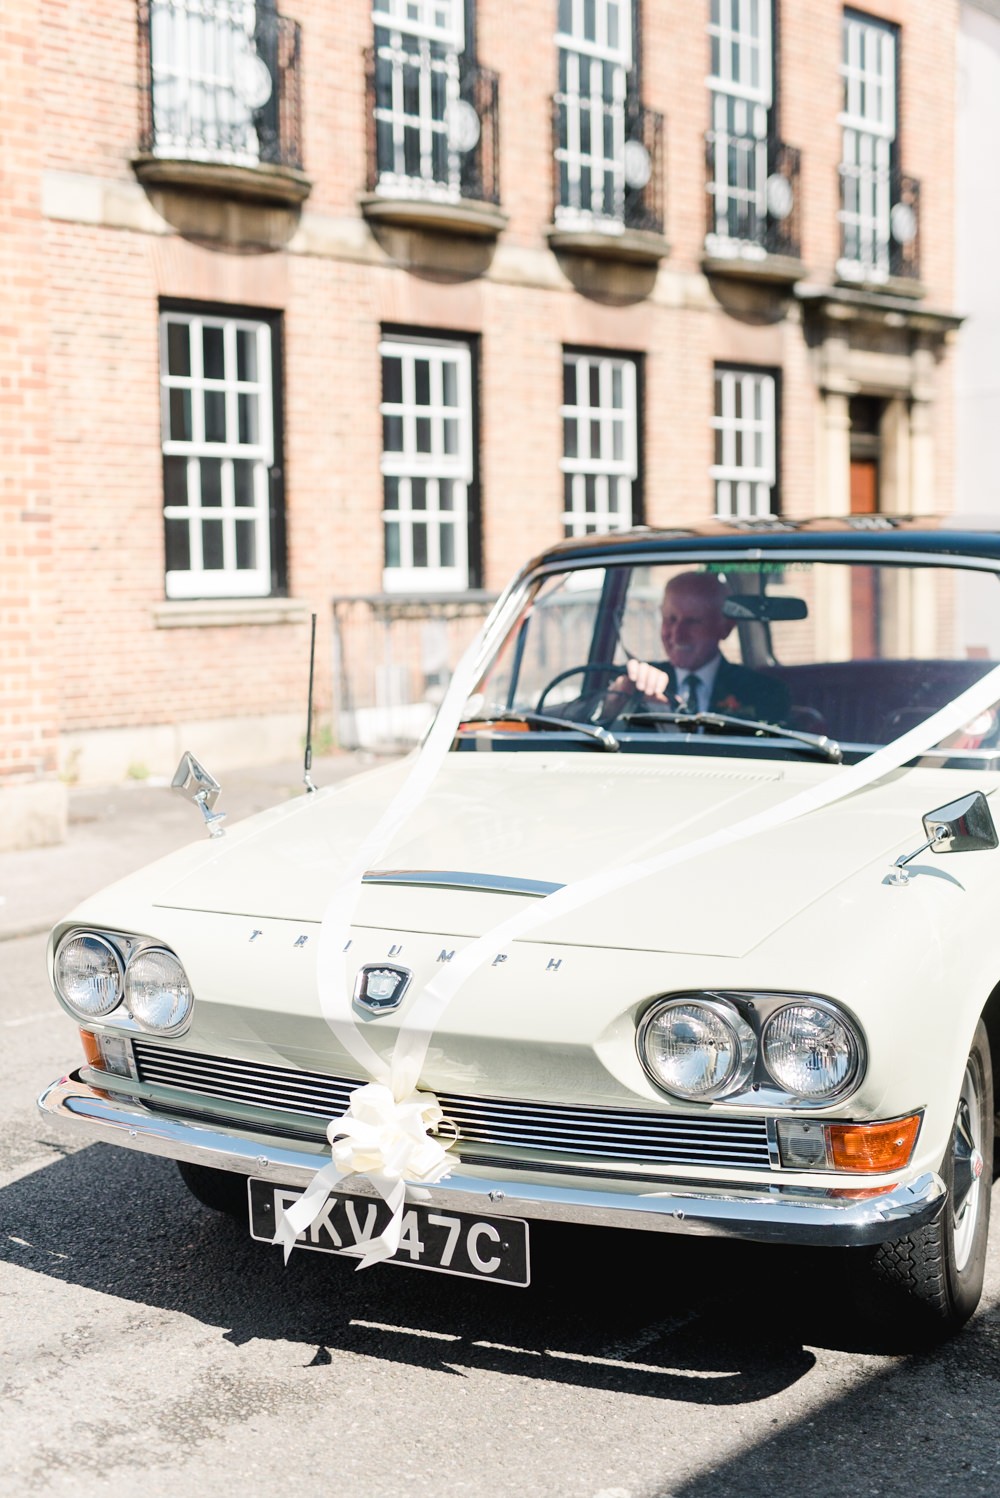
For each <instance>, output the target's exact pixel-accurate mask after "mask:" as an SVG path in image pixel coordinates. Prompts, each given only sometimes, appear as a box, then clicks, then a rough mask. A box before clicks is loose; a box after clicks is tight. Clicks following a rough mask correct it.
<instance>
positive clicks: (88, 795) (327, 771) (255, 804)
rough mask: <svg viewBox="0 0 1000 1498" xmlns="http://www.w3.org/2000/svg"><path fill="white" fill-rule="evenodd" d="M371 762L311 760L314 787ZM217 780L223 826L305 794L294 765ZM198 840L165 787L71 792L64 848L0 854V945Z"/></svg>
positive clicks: (134, 784)
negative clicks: (88, 896)
mask: <svg viewBox="0 0 1000 1498" xmlns="http://www.w3.org/2000/svg"><path fill="white" fill-rule="evenodd" d="M377 763H379V761H378V759H377V758H376V757H375V756H374V755H372V754H369V753H366V752H363V751H358V752H353V753H352V752H343V753H340V754H333V755H329V756H323V757H322V758H320V757H315V758H314V759H313V768H312V775H313V781H314V782H315V784H316V785H317V786H319V787H322V786H324V785H332V784H333V783H334V782H335V781H338V780H344V779H346V778H347V777H348V776H350V775H356V774H358V773H360V771H362V770H365V769H368V768H370V767H371V766H372V765H374V764H377ZM209 768H211V766H209ZM217 778H218V779H219V780H220V782H221V784H222V795H221V796H220V798H219V803H218V807H217V810H219V811H224V812H225V813H226V816H227V821H228V822H229V823H230V824H231V823H233V822H236V821H239V820H240V819H241V818H243V817H247V816H250V815H252V814H253V813H254V812H258V811H264V810H265V809H266V808H267V807H269V806H274V805H276V804H277V803H278V802H280V801H285V800H287V799H288V798H289V797H290V796H301V795H304V794H305V791H304V788H303V784H302V762H301V760H297V761H294V762H292V761H284V762H282V763H280V764H271V765H261V766H256V767H252V768H249V769H247V768H244V769H239V770H230V771H228V772H221V773H219V774H218V777H217ZM205 836H206V834H205V831H204V824H203V821H202V817H201V813H200V812H199V810H198V808H197V807H196V806H194V805H193V804H192V803H191V802H190V801H189V800H188V799H187V798H186V797H184V796H182V795H179V794H178V793H177V792H176V791H172V790H171V789H170V783H169V781H167V780H152V779H151V780H142V781H140V780H134V781H131V780H130V781H125V782H123V783H122V784H120V785H112V786H100V787H78V788H73V789H71V790H70V794H69V827H68V831H67V836H66V841H65V842H64V843H59V844H56V845H55V846H52V847H47V848H27V849H23V850H20V851H18V852H16V853H0V941H12V940H14V939H15V938H18V937H24V936H36V935H41V934H42V933H44V932H47V931H48V930H49V928H50V927H51V926H52V925H53V924H54V923H55V922H56V921H57V920H59V919H60V918H61V917H62V916H64V915H65V914H66V913H67V911H69V910H71V909H72V908H73V906H74V905H76V904H77V903H78V901H80V900H82V899H83V898H84V897H85V896H86V895H90V894H93V893H94V891H95V890H98V889H101V888H103V886H104V885H106V884H111V883H112V882H113V881H114V880H116V879H123V878H124V877H125V875H126V874H130V873H132V872H133V871H134V870H135V869H139V868H142V866H143V865H144V864H147V863H151V862H152V861H153V859H154V858H160V857H162V856H163V855H164V854H166V853H171V852H173V850H174V849H175V848H180V847H183V846H184V844H185V843H190V842H194V841H195V840H197V839H199V838H203V837H205Z"/></svg>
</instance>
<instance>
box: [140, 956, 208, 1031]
mask: <svg viewBox="0 0 1000 1498" xmlns="http://www.w3.org/2000/svg"><path fill="white" fill-rule="evenodd" d="M149 957H164V958H167V959H168V961H169V962H171V963H174V964H176V967H177V971H178V973H179V975H180V979H181V981H182V983H183V986H184V988H185V989H186V990H187V999H186V1007H185V1008H184V1012H183V1014H182V1015H181V1018H180V1019H178V1020H176V1021H175V1022H174V1023H173V1024H172V1025H156V1024H153V1023H152V1022H151V1021H150V1020H149V1019H148V1018H144V1017H143V1016H142V1014H141V1013H139V1014H137V1013H136V999H135V995H134V993H133V994H131V995H130V993H129V978H130V976H131V978H132V982H133V985H134V983H135V981H136V979H135V969H136V965H137V964H138V963H140V962H141V961H142V960H143V958H149ZM123 998H124V1003H125V1009H126V1011H127V1013H128V1015H129V1018H130V1019H132V1020H133V1022H134V1023H135V1024H136V1025H138V1027H139V1029H140V1030H142V1031H143V1032H144V1033H145V1034H147V1035H183V1033H184V1031H185V1030H187V1029H188V1028H189V1027H190V1024H191V1017H192V1015H193V1013H194V992H193V990H192V988H191V980H190V979H189V977H188V975H187V970H186V969H185V967H184V964H183V963H182V962H181V960H180V958H179V957H178V956H177V953H176V952H173V951H171V949H170V948H169V947H165V946H163V945H162V944H161V943H158V942H148V943H147V944H146V945H145V946H142V947H138V948H137V949H136V950H135V951H134V952H133V953H132V955H131V957H130V958H129V960H128V963H127V965H126V968H125V981H124V985H123Z"/></svg>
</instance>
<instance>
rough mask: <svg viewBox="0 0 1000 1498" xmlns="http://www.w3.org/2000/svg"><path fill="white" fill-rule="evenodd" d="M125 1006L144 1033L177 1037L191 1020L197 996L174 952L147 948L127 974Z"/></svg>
mask: <svg viewBox="0 0 1000 1498" xmlns="http://www.w3.org/2000/svg"><path fill="white" fill-rule="evenodd" d="M125 1005H126V1008H127V1009H128V1012H129V1014H130V1015H131V1016H132V1018H133V1019H134V1020H135V1022H136V1024H137V1025H139V1026H140V1027H141V1028H142V1029H143V1030H156V1031H157V1032H158V1033H159V1034H161V1035H169V1034H175V1033H176V1032H177V1031H178V1030H182V1029H183V1028H184V1026H185V1025H186V1024H187V1022H188V1020H189V1019H190V1018H191V1010H192V1007H193V1006H194V994H193V993H192V992H191V985H190V983H189V982H188V980H187V974H186V973H185V971H184V969H183V968H182V967H181V965H180V963H179V962H178V960H177V958H176V957H175V956H174V954H173V952H168V951H166V949H165V948H163V947H146V948H145V949H144V950H143V951H141V952H137V953H136V955H135V956H134V957H133V958H132V961H131V962H130V963H129V965H128V967H127V968H126V970H125Z"/></svg>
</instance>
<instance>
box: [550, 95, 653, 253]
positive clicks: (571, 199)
mask: <svg viewBox="0 0 1000 1498" xmlns="http://www.w3.org/2000/svg"><path fill="white" fill-rule="evenodd" d="M583 105H584V101H582V100H579V99H572V98H568V97H566V96H565V95H562V94H556V95H555V96H554V98H553V100H552V133H553V153H552V156H553V167H554V200H555V214H554V217H555V221H556V223H557V224H558V225H560V226H561V227H563V228H573V227H575V226H577V225H578V226H579V227H580V228H587V229H591V230H601V229H602V228H603V229H607V230H608V231H609V232H619V231H621V230H623V229H635V230H641V231H645V232H646V233H650V234H660V235H662V233H663V226H664V222H665V218H666V215H665V202H664V198H665V194H664V185H663V184H664V170H663V153H664V119H663V115H662V114H660V113H659V112H658V111H657V110H655V109H647V108H646V107H645V105H643V104H640V103H639V102H638V100H637V99H634V98H629V99H627V100H626V101H625V104H624V106H622V105H621V104H620V103H618V102H609V103H607V104H606V105H605V106H604V109H603V116H602V118H601V119H600V120H598V121H595V120H593V119H592V118H591V115H590V107H589V101H588V102H587V105H586V107H582V106H583ZM585 123H586V127H587V131H589V132H590V134H589V135H588V134H587V133H586V131H585V130H584V128H582V127H583V126H584V124H585ZM609 140H610V141H612V142H613V143H614V144H612V146H611V148H610V149H608V146H607V142H608V141H609ZM588 142H593V144H589V143H588Z"/></svg>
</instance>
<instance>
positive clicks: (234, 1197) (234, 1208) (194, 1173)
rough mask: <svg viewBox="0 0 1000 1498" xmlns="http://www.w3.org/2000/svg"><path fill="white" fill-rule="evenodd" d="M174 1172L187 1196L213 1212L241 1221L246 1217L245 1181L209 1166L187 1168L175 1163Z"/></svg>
mask: <svg viewBox="0 0 1000 1498" xmlns="http://www.w3.org/2000/svg"><path fill="white" fill-rule="evenodd" d="M177 1169H178V1170H179V1171H180V1173H181V1180H182V1181H183V1182H184V1184H185V1186H186V1187H187V1189H188V1190H189V1191H190V1193H191V1195H192V1196H194V1197H197V1199H198V1200H199V1201H200V1202H201V1204H202V1206H203V1207H211V1208H212V1211H213V1212H225V1213H226V1215H227V1216H229V1217H238V1218H240V1219H241V1220H242V1219H244V1218H246V1216H247V1211H248V1208H247V1178H246V1176H244V1175H237V1174H236V1173H235V1172H233V1171H231V1170H213V1169H212V1168H211V1166H209V1165H191V1164H190V1163H189V1162H188V1161H187V1160H178V1161H177Z"/></svg>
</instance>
